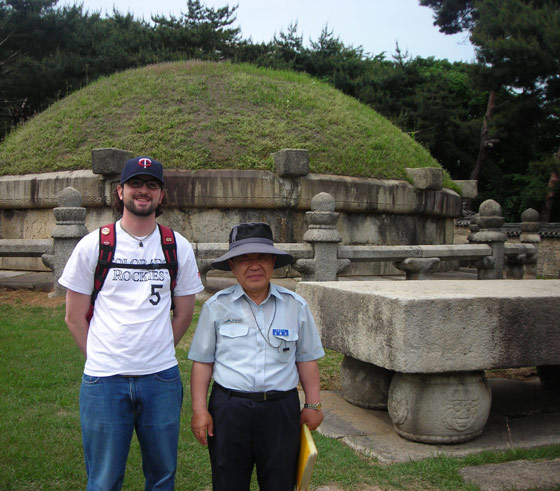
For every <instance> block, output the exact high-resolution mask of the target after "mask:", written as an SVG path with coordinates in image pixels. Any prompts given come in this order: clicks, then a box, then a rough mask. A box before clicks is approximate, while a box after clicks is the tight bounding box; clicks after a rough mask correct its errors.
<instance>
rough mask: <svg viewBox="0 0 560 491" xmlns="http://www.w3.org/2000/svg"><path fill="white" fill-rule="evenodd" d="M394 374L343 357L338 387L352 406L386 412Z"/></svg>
mask: <svg viewBox="0 0 560 491" xmlns="http://www.w3.org/2000/svg"><path fill="white" fill-rule="evenodd" d="M394 373H395V372H393V371H392V370H387V369H385V368H383V367H378V366H376V365H373V364H372V363H366V362H364V361H360V360H356V359H355V358H352V357H350V356H348V355H344V358H343V359H342V364H341V365H340V385H341V387H342V393H343V395H344V398H345V399H346V400H347V401H348V402H349V403H350V404H354V406H359V407H365V408H366V409H383V410H386V409H387V398H388V396H389V386H390V384H391V379H392V378H393V375H394Z"/></svg>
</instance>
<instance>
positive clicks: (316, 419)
mask: <svg viewBox="0 0 560 491" xmlns="http://www.w3.org/2000/svg"><path fill="white" fill-rule="evenodd" d="M322 421H323V411H316V410H315V409H303V410H302V411H301V417H300V424H303V423H305V424H306V425H307V426H309V429H310V430H316V429H317V428H318V427H319V425H320V424H321V422H322Z"/></svg>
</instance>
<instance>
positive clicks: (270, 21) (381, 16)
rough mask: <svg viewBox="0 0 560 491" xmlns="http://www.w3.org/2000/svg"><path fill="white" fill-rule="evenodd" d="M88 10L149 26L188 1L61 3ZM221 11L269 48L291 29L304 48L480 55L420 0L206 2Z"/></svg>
mask: <svg viewBox="0 0 560 491" xmlns="http://www.w3.org/2000/svg"><path fill="white" fill-rule="evenodd" d="M75 3H77V4H83V7H84V11H85V10H88V11H89V12H90V13H93V12H101V13H102V14H108V15H112V12H113V7H114V8H116V9H117V10H118V11H119V12H120V13H122V14H126V13H128V12H130V13H132V14H133V15H134V17H135V18H137V19H141V18H144V19H145V20H147V21H149V20H150V17H151V15H152V14H154V15H155V14H160V15H164V16H165V17H167V18H169V17H170V16H171V15H173V16H174V17H180V16H181V12H186V11H187V0H157V1H154V0H59V2H58V6H59V7H61V6H63V5H73V4H75ZM201 3H202V4H203V5H206V6H208V7H213V8H215V9H217V8H221V7H224V6H226V5H229V6H234V5H236V4H238V5H239V7H238V9H237V11H236V17H237V21H236V22H235V24H234V26H235V27H240V28H241V35H242V37H243V39H249V38H251V39H252V40H253V42H268V41H271V40H272V39H273V38H274V35H278V34H279V33H280V32H281V31H283V32H287V30H288V27H289V26H290V24H295V23H296V22H297V25H298V34H299V35H303V40H304V43H305V44H306V45H307V46H309V40H312V41H317V40H318V38H319V35H320V33H321V31H322V29H323V28H324V27H327V28H328V30H329V31H332V33H333V35H334V36H335V37H337V38H339V39H340V41H342V42H343V43H344V45H346V46H350V45H351V46H353V47H355V48H357V47H358V46H361V47H362V48H363V50H364V52H366V53H369V54H370V55H378V54H380V53H382V52H385V56H386V58H388V59H390V58H391V56H392V55H393V54H394V53H395V47H396V43H398V45H399V48H400V50H401V52H402V53H407V52H408V54H409V55H411V56H412V57H416V56H421V57H422V58H428V57H430V56H433V57H435V58H437V59H447V60H449V61H465V62H470V61H474V49H473V47H472V45H471V44H470V42H469V41H468V37H467V35H466V34H464V33H463V34H457V35H453V36H450V35H445V34H441V33H440V32H439V31H438V29H437V27H436V26H434V25H433V11H432V10H431V9H430V8H428V7H421V6H420V5H419V1H418V0H229V1H228V0H223V1H220V0H206V1H205V0H201Z"/></svg>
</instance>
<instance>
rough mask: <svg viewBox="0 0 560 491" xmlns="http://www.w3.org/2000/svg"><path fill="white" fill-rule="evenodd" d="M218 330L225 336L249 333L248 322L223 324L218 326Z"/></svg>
mask: <svg viewBox="0 0 560 491" xmlns="http://www.w3.org/2000/svg"><path fill="white" fill-rule="evenodd" d="M218 332H219V333H220V335H221V336H223V337H224V338H239V337H241V336H247V334H248V333H249V325H248V324H222V325H221V326H219V327H218Z"/></svg>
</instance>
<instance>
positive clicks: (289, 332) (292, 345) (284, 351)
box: [270, 328, 299, 362]
mask: <svg viewBox="0 0 560 491" xmlns="http://www.w3.org/2000/svg"><path fill="white" fill-rule="evenodd" d="M270 333H271V335H272V336H271V339H274V340H275V342H274V345H276V346H278V348H277V352H278V354H277V355H276V358H277V359H278V360H279V361H283V362H287V361H288V360H290V359H291V358H293V357H294V356H295V352H296V342H297V340H298V338H299V336H298V332H297V329H276V328H274V329H271V330H270Z"/></svg>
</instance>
